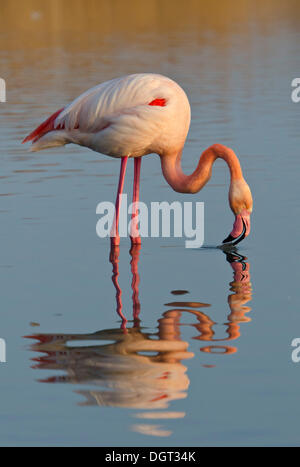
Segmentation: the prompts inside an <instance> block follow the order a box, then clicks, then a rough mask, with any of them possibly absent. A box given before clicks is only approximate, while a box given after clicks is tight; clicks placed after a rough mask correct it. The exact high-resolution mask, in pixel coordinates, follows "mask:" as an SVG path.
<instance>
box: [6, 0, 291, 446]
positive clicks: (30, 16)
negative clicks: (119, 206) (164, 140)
mask: <svg viewBox="0 0 300 467" xmlns="http://www.w3.org/2000/svg"><path fill="white" fill-rule="evenodd" d="M52 4H53V5H52ZM0 9H1V15H2V17H3V20H2V21H1V29H0V41H1V46H2V47H1V51H0V66H1V68H0V76H1V77H3V78H5V80H6V83H7V103H6V104H0V137H1V139H0V154H1V174H0V177H1V188H0V195H1V196H0V219H1V229H0V237H1V244H2V251H1V258H0V282H1V286H2V287H1V305H2V306H1V337H2V338H4V339H5V340H6V344H7V363H6V364H1V366H0V376H1V386H0V391H1V398H0V400H1V404H0V414H1V422H0V440H1V441H0V443H1V445H69V446H78V445H82V446H90V445H101V446H118V445H122V446H142V445H144V446H147V445H152V446H153V445H154V446H164V445H169V446H188V445H196V446H203V445H211V446H215V445H218V446H220V445H234V446H239V445H278V444H280V445H293V446H294V445H299V424H298V420H299V415H300V408H299V407H300V405H299V389H300V379H299V369H300V367H299V365H297V364H295V363H293V362H292V360H291V351H292V347H291V341H292V339H293V338H295V337H299V333H300V317H299V285H298V281H299V274H298V268H297V266H298V257H299V241H298V239H299V227H300V224H299V214H300V212H299V188H298V173H299V155H298V152H299V131H298V126H299V125H298V120H299V112H300V104H298V105H297V104H294V103H293V102H292V101H291V98H290V94H291V81H292V79H293V78H295V77H297V76H298V71H299V61H300V60H299V54H298V44H299V26H298V22H297V14H298V11H299V5H298V3H297V2H294V1H292V0H290V1H287V2H285V3H283V2H277V1H272V2H271V1H265V2H263V5H262V4H261V3H260V4H259V3H256V2H253V1H251V2H250V1H245V2H237V1H233V0H232V1H231V2H228V4H227V3H226V5H225V4H222V5H221V4H218V7H216V5H214V4H211V3H210V4H207V3H206V2H204V1H203V2H193V1H187V2H184V6H183V4H182V2H176V1H172V2H170V1H166V2H164V3H163V4H157V2H155V1H154V0H153V1H148V2H147V6H146V5H145V4H143V6H141V3H140V2H133V5H130V6H129V5H128V4H127V2H114V3H113V4H112V3H111V2H109V1H102V2H97V4H95V2H89V1H85V2H82V1H80V0H78V1H76V2H75V1H73V2H72V9H71V13H70V4H69V2H68V1H65V2H64V3H63V4H61V3H59V2H54V1H53V2H51V7H50V6H47V7H46V6H45V5H44V2H33V1H29V0H28V1H24V2H22V7H21V8H20V5H19V2H16V1H10V2H5V1H1V2H0ZM178 18H180V21H178ZM141 71H152V72H159V73H163V74H166V75H168V76H170V77H172V78H173V79H175V80H176V81H178V82H179V83H180V84H181V85H182V86H183V88H184V89H185V90H186V92H187V94H188V96H189V99H190V102H191V106H192V125H191V129H190V133H189V137H188V141H187V144H186V147H185V153H184V156H183V168H184V170H185V171H186V172H187V173H190V172H191V171H192V170H193V169H194V167H195V166H196V164H197V162H198V158H199V155H200V153H201V152H202V151H203V149H205V148H206V147H208V146H209V145H210V144H212V143H214V142H222V143H224V144H226V145H229V146H231V147H233V148H234V149H235V151H236V153H237V154H238V156H239V158H240V160H241V163H242V166H243V170H244V174H245V177H246V179H247V181H248V183H249V185H250V187H251V189H252V193H253V196H254V212H253V216H252V233H251V236H250V237H249V238H248V239H247V240H246V241H244V242H243V243H241V244H240V245H239V246H238V249H237V250H236V251H232V252H230V253H228V252H227V254H226V252H225V253H224V252H223V251H222V250H220V249H217V248H216V246H217V245H218V244H220V242H221V241H222V240H223V238H225V236H227V234H228V233H229V231H230V229H231V226H232V222H233V218H232V214H231V212H230V210H229V207H228V205H227V191H228V182H229V175H228V171H227V169H226V167H225V166H224V163H222V161H217V163H216V164H215V166H214V168H213V176H212V179H211V181H210V183H209V184H208V185H207V186H206V187H205V189H204V190H203V191H202V192H200V193H199V194H198V195H195V196H194V195H181V194H177V193H175V192H173V191H172V190H171V188H170V187H169V186H168V185H167V183H166V182H165V181H164V179H163V178H162V175H161V173H160V172H161V170H160V164H159V159H158V158H157V157H156V156H152V155H151V156H148V157H146V158H144V159H143V163H142V185H141V199H142V200H143V201H145V202H146V203H149V202H151V201H161V200H166V201H169V202H171V201H175V200H178V201H195V200H197V201H204V202H205V246H204V248H202V249H199V250H188V249H185V248H184V240H181V239H164V238H159V239H151V238H149V239H144V241H143V245H142V248H141V249H138V248H136V249H134V250H132V251H130V244H129V241H128V240H124V239H123V240H122V242H121V246H120V250H119V251H118V250H116V251H115V252H114V255H113V256H112V257H111V258H110V257H109V242H108V241H107V240H100V239H99V238H98V237H97V236H96V231H95V228H96V222H97V220H98V218H97V216H96V206H97V204H98V203H99V202H100V201H102V200H110V201H114V198H115V191H116V184H117V179H118V172H119V164H118V161H115V160H111V159H109V158H105V157H104V156H100V155H97V154H95V153H92V152H91V151H89V150H85V149H84V148H79V147H73V146H68V147H67V148H62V149H56V150H50V151H45V152H42V153H29V152H27V148H25V147H24V146H21V144H20V142H21V140H22V139H23V138H24V137H25V136H26V135H27V134H28V132H29V131H31V130H32V129H33V128H35V127H36V126H37V124H38V123H39V122H40V121H42V120H43V118H44V117H47V116H48V115H50V114H51V113H52V112H54V111H55V110H57V109H58V108H61V107H62V105H64V104H65V103H67V102H69V101H70V100H72V99H73V98H74V97H76V96H77V95H78V94H79V93H81V92H82V91H84V90H85V89H87V88H89V87H91V86H93V85H95V84H97V83H98V82H102V81H105V80H107V79H110V78H112V77H115V76H121V75H123V74H127V73H132V72H141ZM128 165H129V168H128V172H127V177H126V185H125V192H126V193H128V195H129V196H131V182H132V176H133V175H132V174H133V169H132V166H131V165H132V164H128ZM112 279H113V280H112ZM122 317H123V318H122ZM125 320H127V322H126V321H125Z"/></svg>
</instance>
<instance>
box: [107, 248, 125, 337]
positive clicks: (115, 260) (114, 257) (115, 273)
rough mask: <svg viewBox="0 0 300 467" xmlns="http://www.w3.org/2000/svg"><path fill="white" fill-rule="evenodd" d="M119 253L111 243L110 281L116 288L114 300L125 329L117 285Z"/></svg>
mask: <svg viewBox="0 0 300 467" xmlns="http://www.w3.org/2000/svg"><path fill="white" fill-rule="evenodd" d="M119 254H120V248H119V247H118V246H115V245H111V248H110V256H109V261H110V262H111V263H112V265H113V275H112V281H113V284H114V286H115V289H116V300H117V313H118V315H119V316H120V318H121V319H122V325H121V327H122V329H126V324H127V319H126V318H125V316H124V315H123V313H122V308H123V305H122V290H121V287H120V286H119V282H118V278H119Z"/></svg>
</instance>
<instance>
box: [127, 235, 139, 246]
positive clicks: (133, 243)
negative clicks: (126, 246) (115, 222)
mask: <svg viewBox="0 0 300 467" xmlns="http://www.w3.org/2000/svg"><path fill="white" fill-rule="evenodd" d="M130 239H131V244H132V245H141V243H142V239H141V237H140V236H139V235H138V236H137V237H131V236H130Z"/></svg>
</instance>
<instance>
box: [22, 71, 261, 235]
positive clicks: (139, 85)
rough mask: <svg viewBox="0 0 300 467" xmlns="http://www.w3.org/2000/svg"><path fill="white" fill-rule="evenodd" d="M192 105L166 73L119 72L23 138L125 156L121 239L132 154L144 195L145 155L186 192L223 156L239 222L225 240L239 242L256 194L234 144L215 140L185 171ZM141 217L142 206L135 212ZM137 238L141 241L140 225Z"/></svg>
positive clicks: (38, 146) (35, 147) (38, 144)
mask: <svg viewBox="0 0 300 467" xmlns="http://www.w3.org/2000/svg"><path fill="white" fill-rule="evenodd" d="M190 116H191V111H190V105H189V101H188V98H187V96H186V94H185V92H184V91H183V89H182V88H181V87H180V86H179V85H178V84H177V83H176V82H175V81H173V80H171V79H170V78H167V77H165V76H162V75H158V74H152V73H141V74H135V75H128V76H124V77H121V78H116V79H113V80H111V81H107V82H105V83H102V84H99V85H98V86H95V87H94V88H92V89H89V90H88V91H86V92H85V93H83V94H82V95H81V96H79V97H78V98H77V99H75V100H74V101H73V102H72V103H71V104H69V105H67V106H66V107H64V108H63V109H60V110H58V111H57V112H55V113H54V114H53V115H52V116H51V117H50V118H48V119H47V120H46V121H45V122H43V123H42V124H41V125H40V126H39V127H38V128H37V129H36V130H34V131H33V132H32V133H31V134H30V135H29V136H27V138H25V140H24V142H27V141H32V142H33V144H32V146H31V150H32V151H39V150H42V149H47V148H51V147H55V146H63V145H65V144H69V143H74V144H78V145H80V146H85V147H87V148H90V149H92V150H94V151H96V152H99V153H102V154H106V155H108V156H111V157H116V158H121V170H120V179H119V188H118V195H117V201H116V216H115V222H114V226H113V233H112V241H113V243H114V244H118V242H119V237H118V216H119V208H120V203H119V196H120V194H121V192H122V189H123V184H124V177H125V171H126V164H127V161H128V158H132V157H133V158H135V175H134V196H133V201H135V202H138V199H139V180H140V168H141V157H142V156H145V155H147V154H151V153H156V154H158V155H159V156H160V159H161V167H162V172H163V175H164V177H165V179H166V180H167V182H168V183H169V185H171V187H172V188H173V189H174V190H175V191H177V192H181V193H196V192H198V191H200V190H201V189H202V188H203V186H204V185H205V184H206V183H207V181H208V180H209V178H210V176H211V169H212V165H213V163H214V161H215V160H216V159H217V158H218V157H220V158H222V159H224V160H225V161H226V163H227V165H228V166H229V169H230V174H231V182H230V189H229V203H230V207H231V209H232V211H233V213H234V214H235V216H236V220H235V224H234V228H233V230H232V232H231V234H230V235H229V236H228V237H227V239H226V240H224V242H230V243H234V244H236V243H238V242H239V241H240V240H242V239H243V238H244V237H246V236H247V235H248V234H249V232H250V213H251V212H252V196H251V191H250V188H249V186H248V185H247V183H246V181H245V179H244V178H243V174H242V169H241V166H240V163H239V160H238V158H237V156H236V155H235V153H234V152H233V150H232V149H230V148H227V147H225V146H223V145H221V144H214V145H212V146H210V147H209V148H208V149H206V150H205V151H204V152H203V154H202V155H201V158H200V161H199V163H198V166H197V168H196V170H195V171H194V172H193V173H192V174H191V175H185V174H184V173H183V171H182V169H181V164H180V161H181V155H182V150H183V147H184V143H185V140H186V137H187V134H188V130H189V126H190ZM136 217H137V211H136V212H135V213H133V218H136ZM133 230H134V231H132V241H133V242H134V243H139V242H140V239H139V236H138V235H137V229H136V228H135V229H133Z"/></svg>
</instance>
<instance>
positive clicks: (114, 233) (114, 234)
mask: <svg viewBox="0 0 300 467" xmlns="http://www.w3.org/2000/svg"><path fill="white" fill-rule="evenodd" d="M127 161H128V157H127V156H126V157H122V159H121V168H120V177H119V185H118V193H117V199H116V206H115V217H114V222H113V226H112V230H111V244H112V245H119V244H120V237H119V215H120V198H121V194H122V192H123V186H124V179H125V173H126V165H127Z"/></svg>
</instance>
